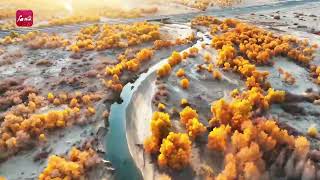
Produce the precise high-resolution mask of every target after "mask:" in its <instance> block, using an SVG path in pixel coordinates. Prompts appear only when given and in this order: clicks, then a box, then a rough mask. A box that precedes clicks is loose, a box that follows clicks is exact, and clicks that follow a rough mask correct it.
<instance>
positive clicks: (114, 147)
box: [106, 83, 142, 180]
mask: <svg viewBox="0 0 320 180" xmlns="http://www.w3.org/2000/svg"><path fill="white" fill-rule="evenodd" d="M132 86H133V85H132V84H131V83H129V84H127V85H126V86H125V87H124V89H123V91H122V93H121V97H122V99H123V102H122V103H121V104H118V103H114V104H113V105H112V106H111V111H110V112H111V114H110V117H109V131H108V133H107V135H106V142H107V143H106V146H107V147H106V151H107V153H106V159H107V160H109V161H111V162H112V166H113V167H114V168H115V169H116V171H115V179H116V180H127V179H130V180H140V179H142V175H141V173H140V171H139V169H138V168H137V167H136V165H135V163H134V161H133V159H132V157H131V154H130V152H129V148H128V143H127V138H126V112H125V111H126V107H127V105H128V102H129V100H130V99H131V96H132V93H133V91H132V89H131V87H132Z"/></svg>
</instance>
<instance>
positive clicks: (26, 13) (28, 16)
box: [16, 10, 33, 27]
mask: <svg viewBox="0 0 320 180" xmlns="http://www.w3.org/2000/svg"><path fill="white" fill-rule="evenodd" d="M16 24H17V26H24V27H30V26H32V25H33V12H32V10H17V11H16Z"/></svg>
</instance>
